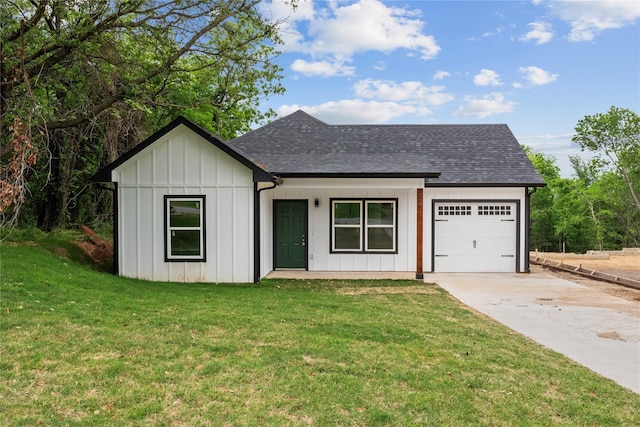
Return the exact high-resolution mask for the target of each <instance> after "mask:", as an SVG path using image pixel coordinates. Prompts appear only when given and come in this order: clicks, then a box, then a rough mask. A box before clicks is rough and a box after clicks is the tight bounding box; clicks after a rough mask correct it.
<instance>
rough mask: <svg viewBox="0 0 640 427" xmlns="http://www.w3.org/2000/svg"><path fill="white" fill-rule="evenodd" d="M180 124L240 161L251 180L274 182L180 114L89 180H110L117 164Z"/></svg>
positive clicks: (230, 147) (236, 151)
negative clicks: (251, 172)
mask: <svg viewBox="0 0 640 427" xmlns="http://www.w3.org/2000/svg"><path fill="white" fill-rule="evenodd" d="M180 125H184V126H186V127H187V128H189V129H191V130H192V131H193V132H195V133H196V134H198V135H200V136H201V137H202V138H204V139H205V140H206V141H208V142H210V143H211V144H212V145H214V146H215V147H217V148H219V149H220V150H222V151H223V152H225V153H226V154H228V155H229V156H231V157H232V158H234V159H235V160H237V161H238V162H240V163H242V164H243V165H244V166H246V167H247V168H249V169H250V170H251V171H253V180H254V181H255V182H275V181H276V177H274V176H272V175H271V174H269V173H268V172H267V171H265V170H264V169H262V168H261V167H260V166H258V165H257V164H255V163H254V162H252V161H251V160H249V158H248V156H247V155H245V154H244V153H242V152H241V151H240V150H239V149H238V148H237V147H233V146H231V145H229V144H228V143H226V142H224V141H223V140H221V139H220V138H218V137H216V136H215V135H213V134H211V133H210V132H209V131H207V130H205V129H203V128H201V127H200V126H198V125H196V124H195V123H193V122H191V121H189V120H188V119H186V118H184V117H182V116H180V117H178V118H176V119H175V120H173V121H172V122H171V123H169V124H168V125H166V126H165V127H163V128H162V129H160V130H159V131H157V132H156V133H154V134H153V135H151V136H150V137H149V138H147V139H145V140H144V141H142V142H141V143H140V144H138V145H136V146H135V147H133V148H132V149H131V150H129V151H127V152H126V153H125V154H123V155H122V156H120V157H118V158H117V159H116V160H115V161H114V162H112V163H111V164H109V165H107V166H105V167H104V168H102V169H101V170H99V171H98V172H97V173H96V174H95V175H93V176H92V177H91V181H93V182H103V183H104V182H111V172H113V170H114V169H116V168H117V167H118V166H120V165H122V164H123V163H125V162H126V161H127V160H129V159H131V158H132V157H133V156H135V155H136V154H138V153H140V152H141V151H142V150H144V149H145V148H147V147H149V146H150V145H151V144H153V143H154V142H156V141H157V140H159V139H160V138H162V137H163V136H164V135H166V134H167V133H169V132H170V131H172V130H173V129H175V128H177V127H178V126H180Z"/></svg>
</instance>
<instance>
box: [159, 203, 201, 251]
mask: <svg viewBox="0 0 640 427" xmlns="http://www.w3.org/2000/svg"><path fill="white" fill-rule="evenodd" d="M164 203H165V236H166V237H165V259H166V260H167V261H206V254H205V247H206V244H205V223H204V218H205V196H165V198H164Z"/></svg>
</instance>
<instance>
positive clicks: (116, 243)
mask: <svg viewBox="0 0 640 427" xmlns="http://www.w3.org/2000/svg"><path fill="white" fill-rule="evenodd" d="M113 185H114V187H113V274H114V275H115V276H119V275H120V239H118V227H119V226H120V221H118V210H119V204H118V200H119V199H120V198H119V197H118V194H119V192H118V183H117V182H114V183H113Z"/></svg>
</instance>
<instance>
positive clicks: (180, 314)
mask: <svg viewBox="0 0 640 427" xmlns="http://www.w3.org/2000/svg"><path fill="white" fill-rule="evenodd" d="M0 252H1V254H2V260H3V264H2V268H3V271H2V273H3V274H2V275H1V276H0V280H1V283H0V289H2V300H1V301H0V302H1V304H2V310H0V319H1V321H0V328H1V333H2V338H3V342H2V354H3V357H2V358H0V382H1V383H2V385H3V388H2V399H0V425H12V426H20V425H25V426H27V425H28V426H33V425H51V426H57V425H60V426H67V425H75V426H87V425H256V426H257V425H277V426H280V425H292V426H298V425H318V426H329V425H341V426H347V425H370V426H374V425H398V426H424V425H438V426H440V425H442V426H459V425H567V426H575V425H638V424H640V412H638V410H637V408H638V396H637V395H636V394H635V393H633V392H631V391H629V390H626V389H624V388H622V387H620V386H619V385H617V384H615V383H614V382H613V381H610V380H608V379H605V378H602V377H601V376H599V375H597V374H594V373H593V372H591V371H590V370H588V369H586V368H584V367H582V366H579V365H577V364H576V363H574V362H572V361H570V360H568V359H567V358H565V357H563V356H561V355H559V354H557V353H555V352H552V351H549V350H548V349H546V348H544V347H542V346H540V345H537V344H535V343H534V342H532V341H530V340H528V339H526V338H524V337H522V336H520V335H518V334H514V333H513V331H511V330H508V329H507V328H505V327H503V326H502V325H499V324H498V323H496V322H493V321H491V320H488V319H487V318H486V317H484V316H478V315H477V314H476V313H473V312H471V311H470V310H468V309H467V308H465V307H463V306H461V305H460V304H459V303H458V302H457V301H455V300H454V299H452V298H451V297H450V296H449V295H448V294H447V293H446V292H444V291H442V290H441V289H440V288H438V287H436V286H434V285H429V284H423V283H418V282H415V281H343V280H309V281H303V280H268V281H265V282H263V283H260V284H258V285H230V284H204V283H189V284H180V283H155V282H147V281H140V280H131V279H126V278H120V277H113V276H111V275H108V274H100V273H96V272H94V271H92V270H90V269H88V268H86V267H83V266H80V265H78V264H76V263H73V262H69V260H68V259H66V258H61V257H60V256H59V255H57V254H55V253H51V252H48V251H43V250H42V249H41V248H38V247H35V246H29V245H16V246H6V245H2V246H0Z"/></svg>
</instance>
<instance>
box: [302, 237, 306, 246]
mask: <svg viewBox="0 0 640 427" xmlns="http://www.w3.org/2000/svg"><path fill="white" fill-rule="evenodd" d="M302 246H307V240H306V239H305V236H302Z"/></svg>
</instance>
